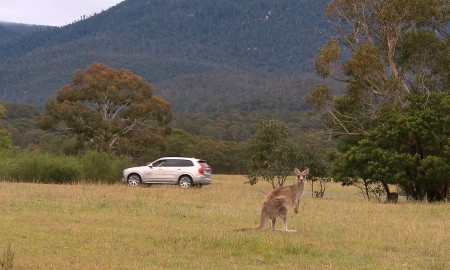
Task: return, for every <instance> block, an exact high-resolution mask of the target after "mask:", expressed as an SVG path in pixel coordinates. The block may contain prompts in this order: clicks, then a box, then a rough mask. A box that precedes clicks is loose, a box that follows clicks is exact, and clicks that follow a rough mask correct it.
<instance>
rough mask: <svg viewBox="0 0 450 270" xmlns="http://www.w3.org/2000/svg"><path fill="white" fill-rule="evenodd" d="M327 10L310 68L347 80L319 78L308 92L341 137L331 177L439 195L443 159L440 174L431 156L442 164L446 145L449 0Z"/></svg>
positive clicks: (348, 1)
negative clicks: (334, 84) (324, 33)
mask: <svg viewBox="0 0 450 270" xmlns="http://www.w3.org/2000/svg"><path fill="white" fill-rule="evenodd" d="M325 16H326V18H327V19H328V20H329V22H330V23H331V25H332V26H333V27H334V29H335V31H334V32H333V33H331V34H329V35H328V36H329V40H328V42H327V43H326V44H325V45H324V46H323V47H322V48H321V49H320V51H319V55H318V56H317V58H316V61H315V68H316V71H317V73H318V74H319V75H320V76H322V77H324V78H331V79H333V80H335V81H338V82H341V83H343V84H345V85H346V89H345V91H344V92H342V93H339V92H337V91H335V90H333V89H332V88H330V86H329V85H317V86H316V87H315V88H314V89H313V90H312V92H311V93H310V95H309V96H308V101H309V102H310V103H312V104H313V105H315V109H316V110H317V112H318V113H319V114H320V115H321V116H322V121H323V124H324V127H325V129H326V130H327V134H328V135H329V136H331V137H338V138H339V141H340V147H339V148H340V151H341V152H342V153H343V155H342V156H341V157H340V158H338V159H337V161H336V162H335V164H334V172H335V177H337V178H338V179H340V180H341V181H344V179H346V178H353V179H355V178H356V179H357V178H363V179H365V180H368V181H371V182H376V183H382V184H383V186H384V187H385V189H386V192H387V193H389V187H388V184H400V185H401V186H402V188H403V189H404V190H405V191H406V192H407V194H408V195H410V197H411V198H414V199H423V198H424V197H425V196H427V198H428V200H430V201H433V200H445V199H446V198H447V197H448V188H449V182H450V178H449V177H447V176H445V177H444V176H443V175H444V173H443V171H446V174H447V175H449V174H450V171H449V168H448V166H440V169H439V173H438V172H437V171H433V170H432V169H431V168H432V167H433V166H432V165H430V164H434V165H436V166H437V165H438V164H443V163H445V162H446V158H445V156H446V151H447V150H446V149H447V147H448V146H447V145H446V144H447V142H446V141H447V139H446V138H447V137H448V134H447V129H448V127H449V125H450V123H449V122H448V118H447V117H445V116H444V115H441V112H448V108H447V102H448V94H449V91H450V37H449V34H448V31H447V30H448V28H447V26H448V23H449V19H450V6H449V5H448V1H446V0H424V1H406V0H363V1H359V0H358V1H357V0H332V1H330V2H329V3H328V5H327V7H326V11H325ZM439 93H441V94H439ZM435 127H440V128H435ZM446 136H447V137H446ZM406 164H407V165H406ZM425 168H428V169H425ZM429 170H431V171H429ZM431 175H433V176H434V177H435V178H430V177H429V176H431ZM438 175H440V176H438ZM425 182H427V184H425ZM436 194H441V195H436ZM445 194H446V195H445Z"/></svg>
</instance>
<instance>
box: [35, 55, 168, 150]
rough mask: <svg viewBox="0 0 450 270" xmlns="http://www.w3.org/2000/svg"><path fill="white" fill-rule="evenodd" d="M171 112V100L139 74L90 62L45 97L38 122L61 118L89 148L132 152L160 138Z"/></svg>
mask: <svg viewBox="0 0 450 270" xmlns="http://www.w3.org/2000/svg"><path fill="white" fill-rule="evenodd" d="M171 116H172V113H171V110H170V104H169V103H168V102H167V101H166V100H165V99H164V98H162V97H160V96H154V95H153V87H152V86H151V85H150V84H149V83H148V82H146V81H145V80H144V79H143V78H142V77H139V76H137V75H134V74H133V73H131V72H130V71H129V70H126V69H113V68H110V67H108V66H106V65H104V64H102V63H98V62H94V63H92V64H91V65H90V66H89V67H88V68H87V69H86V70H78V71H76V72H75V74H74V76H73V79H72V81H71V82H70V83H69V84H67V85H64V86H63V87H62V88H61V89H60V90H59V91H58V93H57V97H56V100H53V99H50V100H49V101H48V102H47V104H46V108H45V113H44V115H43V118H42V124H43V127H46V128H49V127H52V126H55V125H56V124H58V123H60V122H63V123H64V127H66V128H67V129H68V130H70V131H72V132H73V133H75V134H77V135H78V139H79V141H80V142H81V143H83V144H85V145H86V146H88V147H89V148H92V149H100V150H103V151H106V152H108V153H118V154H128V153H135V154H136V153H139V152H141V151H142V150H144V149H145V148H148V147H155V146H161V145H163V144H164V141H165V139H164V138H165V135H166V134H167V132H168V130H169V127H168V124H169V122H170V120H171Z"/></svg>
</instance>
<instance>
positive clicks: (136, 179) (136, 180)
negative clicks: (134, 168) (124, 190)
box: [127, 174, 141, 187]
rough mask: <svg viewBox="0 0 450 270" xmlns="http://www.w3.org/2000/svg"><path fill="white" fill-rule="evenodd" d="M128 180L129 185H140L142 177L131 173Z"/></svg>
mask: <svg viewBox="0 0 450 270" xmlns="http://www.w3.org/2000/svg"><path fill="white" fill-rule="evenodd" d="M127 182H128V185H129V186H132V187H135V186H139V185H140V184H141V177H140V176H139V175H137V174H131V175H129V176H128V179H127Z"/></svg>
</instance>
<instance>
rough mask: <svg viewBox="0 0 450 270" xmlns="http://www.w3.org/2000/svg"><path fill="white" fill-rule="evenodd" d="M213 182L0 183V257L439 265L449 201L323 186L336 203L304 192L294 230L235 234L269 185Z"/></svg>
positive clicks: (142, 264)
mask: <svg viewBox="0 0 450 270" xmlns="http://www.w3.org/2000/svg"><path fill="white" fill-rule="evenodd" d="M213 181H214V182H213V184H212V185H210V186H206V187H204V188H202V189H191V190H182V189H180V188H178V187H176V186H151V187H149V188H130V187H127V186H125V185H95V184H79V185H45V184H17V183H8V182H0V254H3V253H4V251H5V250H7V248H8V246H11V247H12V252H14V269H291V268H297V269H304V268H308V269H450V257H449V256H448V254H450V244H449V243H450V233H449V232H450V215H449V213H450V204H426V203H407V202H404V201H403V202H401V203H399V204H397V205H394V204H382V203H376V202H366V201H365V200H364V199H362V198H359V197H355V196H352V194H359V191H358V190H355V189H352V188H341V187H339V185H338V184H330V188H329V190H331V191H333V192H335V193H338V192H339V193H340V194H343V195H345V196H336V197H327V198H323V199H317V198H311V197H310V192H307V193H306V197H305V198H304V200H303V202H302V205H301V207H300V214H298V215H296V214H294V212H293V211H292V212H291V213H290V214H289V218H288V222H289V224H288V225H289V228H290V229H296V230H297V232H293V233H283V232H272V231H270V230H266V231H264V232H252V231H243V232H235V231H233V230H234V229H239V228H245V227H256V226H257V225H258V222H259V211H260V206H261V202H262V200H263V197H264V195H263V194H261V193H260V192H259V190H263V191H269V190H270V187H269V186H268V185H265V184H261V185H260V184H258V185H257V186H249V185H244V184H242V182H243V181H244V178H243V177H242V176H224V175H215V176H214V178H213ZM288 182H289V183H290V182H291V180H290V179H289V180H288ZM308 187H309V186H308ZM349 195H350V196H349ZM280 225H281V224H279V223H278V226H280Z"/></svg>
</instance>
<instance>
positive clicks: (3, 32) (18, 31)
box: [0, 22, 48, 43]
mask: <svg viewBox="0 0 450 270" xmlns="http://www.w3.org/2000/svg"><path fill="white" fill-rule="evenodd" d="M45 28H48V26H43V25H30V24H21V23H9V22H0V43H2V42H5V41H8V40H10V39H11V38H14V37H18V36H20V35H22V34H26V33H30V32H34V31H39V30H41V29H45Z"/></svg>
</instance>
